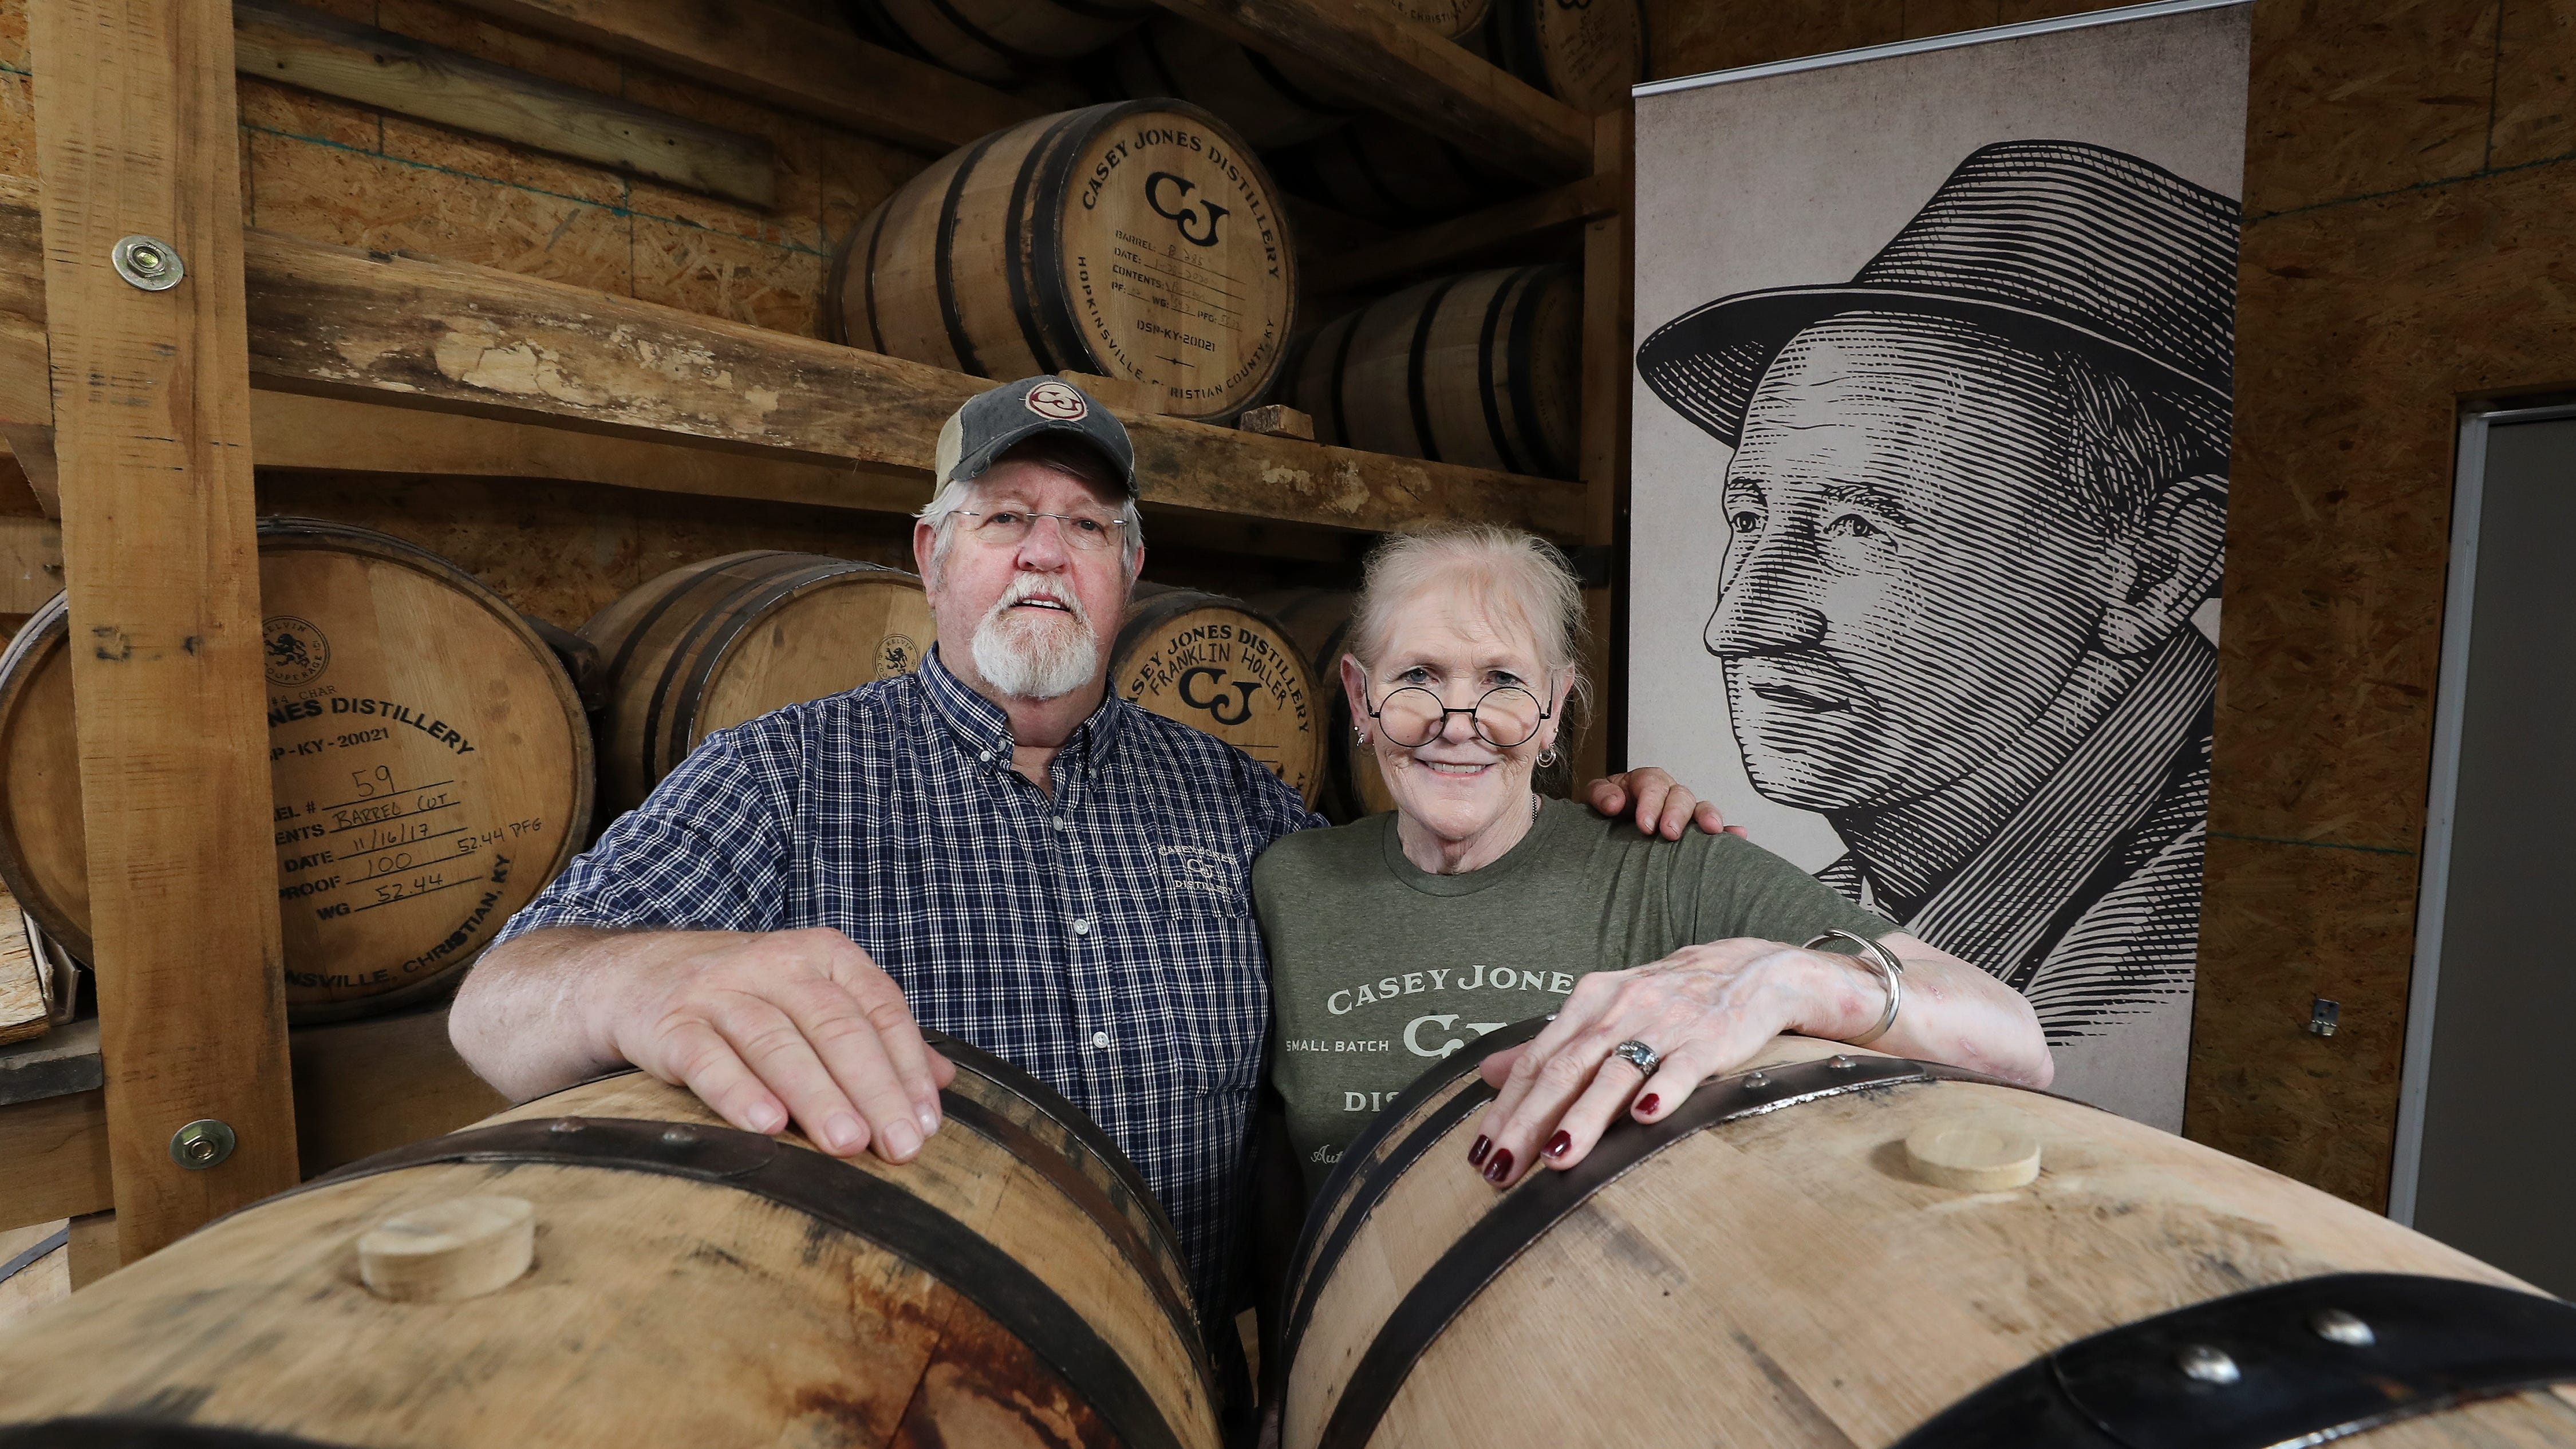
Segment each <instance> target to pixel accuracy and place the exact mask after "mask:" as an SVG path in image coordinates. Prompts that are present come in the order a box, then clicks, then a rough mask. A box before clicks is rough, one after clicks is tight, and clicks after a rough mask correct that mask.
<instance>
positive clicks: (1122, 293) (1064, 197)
mask: <svg viewBox="0 0 2576 1449" xmlns="http://www.w3.org/2000/svg"><path fill="white" fill-rule="evenodd" d="M1284 227H1285V222H1284V220H1283V219H1282V217H1281V216H1280V213H1279V208H1278V201H1277V193H1276V192H1275V191H1274V190H1273V189H1272V187H1271V184H1270V178H1269V176H1268V174H1267V173H1265V172H1264V171H1263V170H1262V167H1261V163H1260V162H1259V161H1257V160H1255V159H1253V156H1252V153H1251V151H1250V150H1249V149H1248V148H1246V147H1245V146H1244V145H1243V144H1242V143H1241V142H1239V141H1238V140H1236V139H1235V137H1234V134H1233V132H1231V131H1229V130H1228V129H1227V128H1226V127H1225V126H1224V125H1223V124H1221V123H1219V122H1218V121H1217V119H1216V118H1215V117H1213V116H1211V115H1209V114H1208V113H1207V112H1205V111H1202V110H1200V109H1199V108H1198V107H1196V106H1192V105H1188V104H1186V103H1183V102H1179V101H1114V102H1111V103H1109V104H1106V105H1098V106H1089V107H1086V108H1084V109H1082V110H1078V111H1066V112H1063V113H1061V114H1058V115H1052V116H1041V117H1039V118H1038V119H1036V120H1033V121H1029V122H1026V123H1024V124H1021V125H1018V126H1013V127H1011V128H1009V129H1007V130H1003V131H997V132H995V133H993V134H992V135H990V136H987V137H985V138H984V139H983V140H981V141H978V142H976V143H975V144H974V145H972V146H968V147H966V148H964V149H962V150H959V151H956V152H953V153H951V154H950V155H948V156H947V157H945V158H944V159H942V160H940V161H939V162H937V163H936V164H934V165H933V166H932V167H931V168H930V169H929V170H927V171H925V172H923V173H921V174H920V175H919V176H917V177H914V178H913V179H912V180H911V181H909V182H907V183H905V184H904V186H903V187H902V189H900V190H898V191H897V192H895V193H894V195H892V196H890V197H888V198H886V200H885V202H884V204H883V205H881V206H879V207H878V208H877V210H876V211H875V213H874V214H873V215H871V216H870V217H869V218H868V219H867V220H866V221H864V222H862V223H860V225H859V228H858V230H857V231H856V232H855V233H854V234H853V235H852V236H851V238H850V241H849V243H848V245H847V246H845V247H844V248H843V249H842V253H841V257H840V259H839V262H838V267H839V269H840V270H839V279H838V283H837V285H838V289H839V295H840V298H841V305H840V324H841V336H842V340H843V341H845V342H848V343H849V344H851V345H852V346H855V347H865V348H869V349H871V350H873V351H876V352H882V353H885V354H887V355H889V356H893V357H903V358H909V359H911V360H913V361H915V362H928V363H933V364H935V365H937V366H940V367H947V368H954V369H956V370H957V371H960V372H966V373H972V374H974V375H975V376H977V377H989V378H994V379H997V380H1001V381H1009V380H1011V379H1014V378H1021V377H1028V376H1031V375H1033V374H1036V373H1060V372H1086V373H1093V374H1097V375H1101V376H1106V377H1112V378H1120V379H1125V380H1130V381H1134V382H1139V383H1143V384H1146V385H1148V386H1150V387H1153V388H1156V389H1158V390H1159V391H1160V394H1161V397H1162V399H1163V403H1164V408H1163V410H1164V411H1166V412H1168V413H1171V414H1173V415H1175V416H1178V417H1185V418H1216V417H1231V416H1232V415H1234V414H1235V413H1238V412H1240V411H1241V410H1242V409H1244V408H1246V407H1249V406H1251V405H1252V404H1253V403H1254V402H1257V401H1259V399H1260V397H1261V394H1262V392H1263V391H1264V390H1265V389H1267V388H1268V387H1269V385H1270V381H1271V378H1272V376H1273V374H1275V373H1276V372H1277V371H1278V370H1279V365H1280V361H1281V359H1282V358H1283V357H1284V356H1285V353H1286V347H1287V338H1288V331H1289V325H1290V320H1291V312H1292V310H1293V299H1294V297H1295V294H1296V271H1295V261H1294V258H1293V257H1292V255H1291V248H1290V246H1289V242H1288V236H1287V233H1286V231H1285V230H1284Z"/></svg>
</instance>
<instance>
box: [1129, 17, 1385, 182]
mask: <svg viewBox="0 0 2576 1449" xmlns="http://www.w3.org/2000/svg"><path fill="white" fill-rule="evenodd" d="M1110 62H1111V65H1112V67H1113V68H1114V69H1115V71H1116V74H1117V77H1118V84H1119V88H1120V89H1121V90H1124V91H1125V92H1126V93H1127V94H1128V95H1131V96H1135V97H1138V98H1140V99H1142V98H1146V97H1152V96H1178V97H1179V98H1180V99H1182V100H1185V101H1188V102H1189V103H1190V104H1192V105H1195V106H1202V107H1205V108H1206V109H1207V111H1208V113H1209V114H1210V115H1213V116H1215V117H1216V118H1217V119H1218V120H1220V121H1223V122H1225V123H1226V124H1227V125H1228V126H1231V127H1233V128H1234V133H1235V134H1236V135H1238V136H1241V137H1242V138H1243V139H1244V140H1245V141H1247V142H1249V143H1250V144H1252V145H1254V146H1258V147H1262V148H1264V149H1267V148H1269V147H1272V146H1288V145H1293V144H1295V143H1297V142H1299V141H1311V140H1314V139H1315V138H1316V137H1318V136H1321V135H1324V134H1325V133H1326V132H1329V131H1331V130H1333V129H1334V128H1336V127H1338V126H1340V125H1341V124H1342V123H1343V122H1345V121H1348V120H1349V119H1350V118H1351V117H1353V116H1355V115H1357V114H1359V112H1360V111H1361V110H1362V109H1364V107H1362V105H1361V104H1360V103H1359V102H1358V101H1356V100H1354V99H1352V98H1351V97H1350V95H1349V94H1348V93H1346V92H1344V91H1343V90H1342V89H1341V88H1340V87H1339V86H1338V85H1336V84H1335V83H1334V81H1333V80H1332V78H1331V77H1330V76H1328V75H1326V74H1324V73H1323V72H1322V71H1321V70H1319V69H1317V68H1316V67H1315V66H1314V65H1313V64H1312V63H1310V62H1307V61H1304V60H1300V59H1298V58H1297V57H1295V56H1293V55H1289V54H1285V53H1283V54H1280V55H1277V56H1269V55H1264V54H1262V53H1261V52H1259V51H1257V50H1250V49H1247V48H1245V47H1243V46H1241V45H1238V44H1236V43H1235V42H1233V41H1231V40H1228V39H1226V38H1225V37H1224V36H1221V35H1219V34H1217V33H1216V32H1215V31H1212V30H1207V29H1204V28H1202V27H1200V26H1196V25H1192V24H1191V23H1190V22H1188V21H1186V20H1183V19H1182V18H1181V17H1179V16H1177V15H1171V14H1164V15H1158V16H1156V17H1154V18H1153V19H1152V20H1149V21H1147V22H1145V24H1144V25H1142V26H1140V27H1139V28H1137V29H1135V30H1133V31H1130V32H1129V33H1128V34H1127V36H1126V38H1125V39H1123V40H1121V41H1119V42H1118V46H1117V48H1116V49H1115V50H1114V51H1113V52H1111V57H1110Z"/></svg>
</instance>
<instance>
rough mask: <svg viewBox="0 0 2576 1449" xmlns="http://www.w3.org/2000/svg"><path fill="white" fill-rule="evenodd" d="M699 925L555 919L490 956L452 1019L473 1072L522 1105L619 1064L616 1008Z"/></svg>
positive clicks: (470, 978) (452, 1034) (451, 1028)
mask: <svg viewBox="0 0 2576 1449" xmlns="http://www.w3.org/2000/svg"><path fill="white" fill-rule="evenodd" d="M703 934H708V933H702V932H695V931H604V930H596V929H592V928H589V927H583V926H549V927H547V928H545V929H543V930H538V931H530V932H529V933H528V934H526V935H524V936H518V937H514V938H512V939H511V940H508V941H505V942H503V943H502V944H501V945H499V946H496V947H494V948H492V950H491V951H489V952H487V953H485V955H484V957H483V959H482V960H480V961H477V962H476V963H474V969H473V970H472V971H471V972H469V973H468V974H467V975H466V978H465V985H464V987H463V988H462V989H460V990H459V991H458V992H457V993H456V1004H455V1006H454V1007H453V1008H452V1009H451V1010H450V1011H449V1013H448V1017H447V1036H448V1040H449V1041H450V1042H452V1043H454V1044H455V1047H456V1052H457V1055H459V1056H461V1057H463V1058H464V1059H465V1064H466V1065H467V1066H469V1067H472V1068H473V1069H474V1072H475V1075H477V1076H479V1077H481V1078H482V1079H483V1080H485V1081H487V1082H489V1083H491V1084H492V1086H493V1087H494V1089H496V1090H497V1091H499V1092H500V1093H501V1094H502V1095H503V1096H506V1097H508V1098H509V1099H510V1100H512V1101H514V1102H524V1101H526V1100H528V1099H529V1098H531V1097H540V1096H543V1095H545V1094H546V1093H548V1092H554V1091H560V1090H562V1089H563V1088H565V1087H569V1086H571V1085H573V1084H574V1083H576V1082H581V1081H586V1080H588V1079H590V1078H592V1077H595V1076H597V1075H599V1074H600V1073H602V1072H605V1071H609V1070H612V1069H614V1068H616V1067H617V1066H619V1065H621V1064H622V1063H623V1062H624V1060H625V1058H624V1057H623V1056H622V1055H621V1054H620V1053H619V1051H618V1049H617V1040H616V1030H615V1023H616V1020H617V1014H618V1011H617V1009H618V1006H619V1004H620V1002H621V1000H622V999H623V998H625V997H629V996H632V995H634V994H636V991H637V988H638V987H639V985H640V984H641V982H642V979H643V978H646V977H649V976H651V975H653V974H655V973H654V971H653V968H654V967H656V966H659V965H662V964H664V963H665V962H667V961H669V960H670V959H671V957H672V956H673V955H674V954H675V953H677V952H679V951H684V950H687V949H689V947H690V945H691V944H692V943H691V942H690V938H691V937H693V936H700V935H703Z"/></svg>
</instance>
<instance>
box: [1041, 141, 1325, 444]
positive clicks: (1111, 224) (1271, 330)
mask: <svg viewBox="0 0 2576 1449" xmlns="http://www.w3.org/2000/svg"><path fill="white" fill-rule="evenodd" d="M1094 146H1095V148H1096V149H1095V150H1094V152H1093V153H1092V154H1091V155H1090V156H1088V157H1087V158H1085V164H1083V165H1082V166H1081V167H1080V168H1079V173H1080V174H1081V175H1082V176H1083V178H1084V180H1083V184H1082V190H1081V195H1080V205H1081V208H1082V210H1083V211H1085V212H1089V213H1093V214H1095V215H1096V216H1098V217H1099V218H1100V220H1099V221H1098V222H1096V223H1094V224H1093V225H1092V226H1089V227H1085V228H1067V232H1066V236H1065V246H1066V252H1065V257H1064V268H1065V281H1066V284H1067V287H1068V289H1069V290H1070V291H1071V293H1072V297H1073V301H1074V303H1075V309H1076V311H1077V313H1078V319H1077V320H1078V321H1079V323H1080V325H1081V327H1082V330H1083V332H1084V335H1085V340H1086V341H1087V342H1088V343H1089V344H1090V346H1091V347H1092V349H1093V350H1094V352H1095V353H1097V354H1098V355H1099V356H1101V357H1102V358H1104V359H1106V360H1107V362H1108V364H1109V366H1108V367H1107V369H1106V370H1108V371H1110V372H1112V373H1116V374H1120V375H1123V376H1127V377H1132V378H1136V379H1139V380H1144V381H1151V382H1156V383H1159V384H1161V385H1162V386H1163V388H1164V389H1165V391H1166V394H1167V395H1168V397H1169V398H1170V400H1171V401H1172V403H1173V404H1175V405H1179V406H1183V407H1186V406H1187V405H1189V404H1194V403H1197V404H1204V403H1210V402H1216V401H1221V400H1226V399H1230V398H1232V397H1233V396H1235V395H1236V394H1238V393H1243V394H1245V395H1246V396H1247V398H1248V395H1249V394H1248V390H1249V389H1250V388H1253V387H1256V386H1258V385H1259V383H1260V382H1261V380H1262V379H1263V378H1265V377H1266V376H1267V375H1268V374H1269V372H1270V371H1271V369H1272V368H1273V367H1274V366H1275V364H1276V363H1277V361H1278V358H1279V356H1280V353H1281V351H1282V349H1283V348H1284V347H1285V344H1286V336H1285V326H1284V323H1285V320H1286V315H1287V309H1286V307H1285V305H1284V303H1285V300H1286V295H1287V291H1288V288H1289V286H1290V280H1289V277H1288V271H1287V268H1288V257H1287V246H1286V238H1285V237H1284V236H1283V234H1282V232H1281V229H1280V223H1279V219H1278V216H1277V214H1276V212H1275V210H1274V208H1273V205H1272V202H1271V199H1270V196H1269V194H1268V191H1267V189H1266V187H1265V186H1264V184H1263V181H1262V179H1261V176H1260V173H1259V172H1258V171H1257V170H1256V169H1255V167H1254V164H1253V162H1252V161H1251V160H1250V158H1249V157H1246V156H1242V155H1238V154H1237V153H1236V151H1235V149H1234V146H1233V143H1232V142H1230V141H1227V140H1225V139H1223V138H1221V137H1219V136H1217V135H1214V134H1212V133H1209V132H1206V131H1202V130H1199V129H1196V128H1194V127H1191V126H1189V125H1183V124H1174V123H1173V122H1172V121H1171V120H1170V119H1169V118H1168V117H1164V116H1157V117H1154V118H1151V119H1150V120H1148V121H1146V122H1143V123H1140V124H1138V125H1136V126H1134V127H1132V128H1130V129H1128V130H1125V131H1123V132H1117V133H1111V134H1105V135H1103V136H1102V137H1101V138H1100V139H1099V140H1098V141H1096V142H1095V143H1094Z"/></svg>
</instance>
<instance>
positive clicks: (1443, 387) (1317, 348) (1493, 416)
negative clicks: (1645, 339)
mask: <svg viewBox="0 0 2576 1449" xmlns="http://www.w3.org/2000/svg"><path fill="white" fill-rule="evenodd" d="M1582 331H1583V294H1582V287H1581V284H1580V283H1579V282H1578V281H1577V280H1576V277H1575V274H1574V271H1573V269H1572V268H1570V267H1560V266H1545V267H1515V268H1511V269H1508V270H1504V271H1492V272H1469V273H1467V274H1465V275H1463V276H1455V277H1442V278H1439V279H1437V280H1435V281H1429V282H1424V283H1422V284H1420V285H1418V286H1413V287H1408V288H1406V289H1405V290H1403V291H1401V292H1398V293H1396V294H1394V295H1393V296H1390V297H1384V298H1381V299H1379V300H1378V301H1375V302H1372V303H1370V304H1369V305H1368V306H1366V307H1363V308H1361V309H1360V310H1358V311H1356V312H1352V313H1349V314H1346V315H1344V316H1341V317H1337V318H1335V319H1333V320H1332V321H1330V322H1328V323H1326V324H1324V326H1323V327H1321V328H1319V329H1317V331H1316V332H1315V333H1314V335H1313V336H1312V337H1310V338H1308V339H1306V340H1305V342H1304V344H1303V346H1302V348H1301V350H1300V351H1299V353H1298V356H1297V360H1296V362H1295V364H1294V366H1293V368H1292V369H1291V372H1290V378H1289V394H1288V400H1289V402H1290V403H1291V405H1293V406H1295V407H1297V408H1299V409H1301V410H1303V411H1305V412H1307V413H1310V414H1312V415H1313V416H1314V419H1315V436H1316V439H1317V441H1320V442H1332V443H1340V444H1342V445H1344V446H1346V447H1353V448H1365V449H1367V450H1369V451H1370V452H1373V453H1396V454H1400V455H1402V456H1404V457H1408V458H1429V459H1432V460H1434V461H1437V462H1444V463H1464V464H1467V465H1470V466H1472V467H1478V468H1500V469H1502V470H1504V471H1505V472H1510V473H1529V474H1535V475H1537V476H1540V477H1547V478H1571V477H1573V476H1574V461H1575V454H1576V447H1577V444H1578V441H1579V434H1578V428H1579V422H1580V411H1579V405H1580V403H1581V400H1582V392H1583V380H1582V362H1583V346H1582V340H1583V338H1582Z"/></svg>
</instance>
